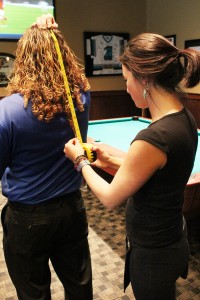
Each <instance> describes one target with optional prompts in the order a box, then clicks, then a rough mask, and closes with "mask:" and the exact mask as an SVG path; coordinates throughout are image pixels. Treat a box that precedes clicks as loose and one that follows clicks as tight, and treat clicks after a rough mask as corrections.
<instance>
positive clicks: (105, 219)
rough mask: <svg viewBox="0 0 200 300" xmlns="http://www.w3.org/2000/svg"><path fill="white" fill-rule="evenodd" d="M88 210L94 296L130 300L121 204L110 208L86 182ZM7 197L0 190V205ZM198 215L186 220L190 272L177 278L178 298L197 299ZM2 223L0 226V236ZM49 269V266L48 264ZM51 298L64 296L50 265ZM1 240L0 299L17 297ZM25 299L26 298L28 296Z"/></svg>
mask: <svg viewBox="0 0 200 300" xmlns="http://www.w3.org/2000/svg"><path fill="white" fill-rule="evenodd" d="M82 193H83V196H84V198H85V204H86V207H87V211H88V222H89V243H90V249H91V256H92V265H93V286H94V300H114V299H115V300H117V299H118V300H119V299H121V300H133V299H135V298H134V296H133V294H132V292H131V288H130V287H129V288H128V289H127V290H126V293H124V292H123V268H124V254H125V226H124V225H125V222H124V207H120V208H117V209H115V210H114V211H109V210H107V209H105V208H104V207H103V205H101V204H100V202H99V201H98V200H97V199H96V197H94V195H93V194H92V193H91V191H90V190H89V189H87V187H86V186H84V187H83V189H82ZM5 201H6V199H5V198H4V197H3V196H2V195H1V193H0V208H2V207H3V205H4V203H5ZM199 232H200V218H195V219H191V220H188V237H189V243H190V247H191V255H190V267H189V276H188V278H187V280H182V279H180V280H178V283H177V300H199V299H200V234H199ZM1 239H2V227H1V226H0V240H1ZM51 269H52V268H51ZM51 290H52V300H64V296H63V289H62V286H61V284H60V282H59V281H58V279H57V277H56V274H55V272H54V271H53V269H52V285H51ZM17 299H18V298H17V296H16V293H15V289H14V287H13V285H12V282H11V281H10V278H9V276H8V273H7V269H6V266H5V262H4V256H3V251H2V243H0V300H17ZM27 300H28V299H27Z"/></svg>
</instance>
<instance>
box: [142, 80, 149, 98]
mask: <svg viewBox="0 0 200 300" xmlns="http://www.w3.org/2000/svg"><path fill="white" fill-rule="evenodd" d="M148 88H149V84H148V82H147V83H146V87H145V89H144V91H143V97H144V99H145V100H146V97H147V93H148Z"/></svg>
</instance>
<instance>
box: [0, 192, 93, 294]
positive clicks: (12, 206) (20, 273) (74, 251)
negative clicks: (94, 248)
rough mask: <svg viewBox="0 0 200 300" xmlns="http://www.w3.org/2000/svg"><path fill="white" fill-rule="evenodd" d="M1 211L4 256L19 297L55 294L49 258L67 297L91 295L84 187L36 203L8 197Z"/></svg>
mask: <svg viewBox="0 0 200 300" xmlns="http://www.w3.org/2000/svg"><path fill="white" fill-rule="evenodd" d="M1 216H2V225H3V230H4V236H3V247H4V255H5V261H6V264H7V268H8V272H9V275H10V277H11V280H12V282H13V284H14V285H15V288H16V291H17V295H18V298H19V299H20V300H50V299H51V295H50V283H51V273H50V268H49V260H51V263H52V265H53V267H54V270H55V272H56V274H57V276H58V277H59V279H60V281H61V282H62V284H63V287H64V293H65V299H68V300H91V299H93V296H92V270H91V259H90V251H89V246H88V239H87V236H88V224H87V217H86V210H85V207H84V202H83V199H82V197H81V193H80V191H77V192H74V193H71V194H69V195H66V196H62V197H59V198H56V199H53V200H49V201H45V202H44V203H42V204H35V205H26V204H20V203H13V202H12V203H11V202H9V201H8V203H7V204H6V205H5V206H4V208H3V210H2V215H1Z"/></svg>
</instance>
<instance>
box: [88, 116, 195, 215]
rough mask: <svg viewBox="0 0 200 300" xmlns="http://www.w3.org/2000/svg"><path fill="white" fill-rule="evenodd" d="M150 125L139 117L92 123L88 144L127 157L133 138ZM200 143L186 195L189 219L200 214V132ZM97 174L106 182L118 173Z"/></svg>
mask: <svg viewBox="0 0 200 300" xmlns="http://www.w3.org/2000/svg"><path fill="white" fill-rule="evenodd" d="M150 123H151V119H147V118H142V117H138V116H134V117H126V118H115V119H103V120H95V121H90V122H89V128H88V142H91V141H92V142H93V143H95V144H96V143H97V144H98V145H99V146H100V147H102V148H103V149H105V150H106V151H108V152H109V153H110V154H112V155H114V156H119V157H125V155H126V152H127V150H128V148H129V146H130V143H131V141H132V140H133V138H134V137H135V136H136V134H137V133H138V132H139V131H140V130H142V129H144V128H146V127H147V126H148V125H149V124H150ZM198 141H199V143H198V149H197V154H196V159H195V163H194V167H193V170H192V174H191V177H190V179H189V181H188V184H187V186H186V189H185V195H184V196H185V200H184V212H185V214H186V215H188V217H189V216H193V215H194V214H196V213H199V212H198V209H199V211H200V130H198ZM97 172H98V173H99V174H100V175H101V176H103V177H104V178H105V179H106V180H111V179H112V177H113V176H114V174H115V172H116V171H114V170H112V169H106V170H105V169H104V170H103V171H101V170H97ZM108 174H109V175H108Z"/></svg>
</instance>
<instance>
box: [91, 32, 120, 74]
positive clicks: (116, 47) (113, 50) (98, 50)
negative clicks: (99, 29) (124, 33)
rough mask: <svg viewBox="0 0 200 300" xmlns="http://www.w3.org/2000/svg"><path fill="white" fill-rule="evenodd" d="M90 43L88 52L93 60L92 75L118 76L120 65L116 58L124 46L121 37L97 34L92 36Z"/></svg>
mask: <svg viewBox="0 0 200 300" xmlns="http://www.w3.org/2000/svg"><path fill="white" fill-rule="evenodd" d="M90 43H91V44H90V47H89V48H88V50H89V52H90V55H91V58H93V74H96V75H98V74H109V72H110V74H120V73H121V63H119V61H118V59H117V57H118V56H119V55H120V54H121V51H122V48H123V46H124V39H123V37H120V36H116V35H103V34H99V35H96V36H92V37H91V40H90ZM87 46H88V45H87ZM87 54H89V53H87Z"/></svg>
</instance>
